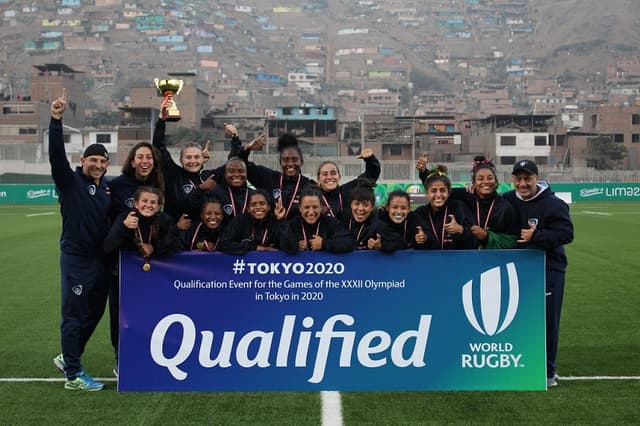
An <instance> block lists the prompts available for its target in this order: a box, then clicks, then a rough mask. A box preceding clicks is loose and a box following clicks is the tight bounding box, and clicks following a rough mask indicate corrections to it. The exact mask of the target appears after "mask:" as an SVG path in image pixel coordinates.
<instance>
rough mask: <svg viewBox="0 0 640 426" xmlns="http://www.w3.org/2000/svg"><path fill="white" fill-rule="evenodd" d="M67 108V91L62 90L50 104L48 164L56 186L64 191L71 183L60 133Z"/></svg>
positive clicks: (71, 174)
mask: <svg viewBox="0 0 640 426" xmlns="http://www.w3.org/2000/svg"><path fill="white" fill-rule="evenodd" d="M66 108H67V90H66V89H62V96H61V97H59V98H58V99H56V100H55V101H53V102H52V103H51V119H50V121H49V164H50V165H51V177H53V181H54V183H55V184H56V186H57V187H58V188H60V189H64V188H65V187H66V186H68V185H70V184H71V183H72V182H73V169H71V165H70V164H69V160H67V153H66V150H65V148H64V137H63V132H62V115H63V114H64V111H65V109H66Z"/></svg>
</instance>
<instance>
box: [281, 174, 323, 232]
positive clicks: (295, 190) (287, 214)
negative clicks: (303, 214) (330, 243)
mask: <svg viewBox="0 0 640 426" xmlns="http://www.w3.org/2000/svg"><path fill="white" fill-rule="evenodd" d="M283 179H284V175H283V174H281V175H280V197H282V194H284V193H283V192H282V181H283ZM301 179H302V175H300V174H299V175H298V181H297V182H296V187H295V189H294V190H293V195H292V196H291V201H289V207H287V212H286V213H285V214H284V217H285V218H287V217H289V211H291V207H292V206H293V202H294V201H295V199H296V195H298V189H299V188H300V180H301ZM316 235H317V234H316Z"/></svg>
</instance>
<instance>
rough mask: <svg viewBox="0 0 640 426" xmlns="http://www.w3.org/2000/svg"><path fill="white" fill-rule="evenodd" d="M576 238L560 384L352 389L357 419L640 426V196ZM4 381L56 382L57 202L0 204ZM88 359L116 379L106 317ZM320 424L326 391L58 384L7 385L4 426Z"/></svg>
mask: <svg viewBox="0 0 640 426" xmlns="http://www.w3.org/2000/svg"><path fill="white" fill-rule="evenodd" d="M571 211H572V217H573V221H574V224H575V228H576V238H575V241H574V242H573V243H572V244H571V245H569V246H568V248H567V251H568V256H569V271H568V275H567V285H566V291H565V303H564V312H563V319H562V328H561V336H560V353H559V357H558V364H559V371H558V372H559V374H560V375H561V377H566V378H567V379H565V380H563V379H561V380H560V382H559V383H560V384H559V386H558V387H556V388H553V389H551V390H550V391H548V392H365V393H361V392H358V393H355V392H348V393H343V394H342V410H343V418H344V423H345V424H346V425H351V424H385V425H395V424H403V425H406V424H443V423H447V424H492V425H493V424H505V425H506V424H616V425H619V424H638V422H639V418H640V404H639V403H640V397H639V395H640V381H639V380H637V379H636V380H595V379H588V380H571V378H572V377H574V378H575V377H581V378H587V377H595V376H635V377H638V376H640V290H639V289H638V286H639V285H640V268H638V266H637V264H638V252H639V250H638V247H639V243H638V242H639V241H640V204H631V203H616V204H613V203H611V204H595V203H593V204H592V203H589V204H586V203H581V204H574V205H573V206H572V207H571ZM0 220H1V222H0V223H1V224H0V247H1V249H0V250H1V251H0V253H1V254H0V264H1V265H2V269H1V270H2V274H1V277H2V278H1V281H0V289H1V293H0V294H1V295H2V297H0V339H1V340H2V341H1V344H0V360H1V362H0V379H6V378H56V379H60V378H62V376H61V375H60V373H59V372H58V371H57V370H55V369H54V367H53V365H52V363H51V358H52V357H53V356H54V355H56V354H57V353H58V352H59V349H60V345H59V318H60V313H59V309H60V308H59V306H60V300H59V297H60V296H59V268H58V237H59V224H60V218H59V215H58V213H57V209H56V206H53V205H48V206H40V205H23V206H6V205H4V206H0ZM83 364H84V365H85V367H86V368H87V370H88V371H89V372H90V373H91V374H92V375H94V376H96V377H111V369H112V368H113V356H112V351H111V347H110V343H109V338H108V327H107V323H106V321H103V322H102V323H101V325H100V327H99V329H98V331H97V333H96V335H94V337H93V338H92V339H91V341H90V342H89V345H88V348H87V352H86V353H85V356H84V357H83ZM63 423H66V424H81V423H88V424H136V425H137V424H147V425H155V424H163V425H164V424H181V425H186V424H292V425H293V424H295V425H300V424H310V425H317V424H320V423H321V401H320V395H319V394H318V393H315V392H289V393H277V392H263V393H118V392H116V391H115V383H114V382H108V383H107V387H106V388H105V390H104V391H102V392H96V393H88V392H69V391H65V390H64V389H63V383H62V382H60V381H58V382H12V381H6V380H3V381H1V382H0V424H3V425H5V424H8V425H13V424H16V425H22V424H39V425H40V424H63Z"/></svg>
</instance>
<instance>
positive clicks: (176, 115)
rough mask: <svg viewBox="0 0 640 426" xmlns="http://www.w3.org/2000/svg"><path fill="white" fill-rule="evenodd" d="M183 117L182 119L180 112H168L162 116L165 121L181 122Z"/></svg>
mask: <svg viewBox="0 0 640 426" xmlns="http://www.w3.org/2000/svg"><path fill="white" fill-rule="evenodd" d="M181 118H182V117H180V111H171V110H167V111H165V113H164V114H163V116H162V119H163V120H164V121H179V120H180V119H181Z"/></svg>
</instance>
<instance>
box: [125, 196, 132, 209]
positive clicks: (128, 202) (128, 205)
mask: <svg viewBox="0 0 640 426" xmlns="http://www.w3.org/2000/svg"><path fill="white" fill-rule="evenodd" d="M124 204H125V205H126V206H127V207H129V208H130V209H132V208H133V197H131V198H127V199H126V200H124Z"/></svg>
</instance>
